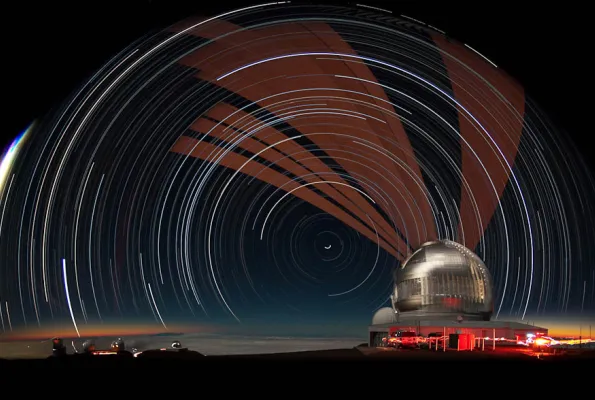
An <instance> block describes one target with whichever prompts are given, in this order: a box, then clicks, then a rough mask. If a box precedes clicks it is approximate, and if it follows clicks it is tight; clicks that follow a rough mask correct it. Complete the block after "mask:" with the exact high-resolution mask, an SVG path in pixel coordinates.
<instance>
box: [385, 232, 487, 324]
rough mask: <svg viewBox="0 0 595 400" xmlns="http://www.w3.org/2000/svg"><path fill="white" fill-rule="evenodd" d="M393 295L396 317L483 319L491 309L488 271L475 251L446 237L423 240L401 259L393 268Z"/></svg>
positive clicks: (485, 318)
mask: <svg viewBox="0 0 595 400" xmlns="http://www.w3.org/2000/svg"><path fill="white" fill-rule="evenodd" d="M394 297H395V298H394V300H393V306H394V308H395V310H396V311H397V312H398V313H399V319H401V318H408V317H412V318H420V317H434V318H436V317H438V318H443V317H454V318H457V317H462V318H463V319H466V320H485V321H487V320H489V319H490V317H491V315H492V312H493V294H492V277H491V275H490V272H489V270H488V269H487V267H486V266H485V264H484V263H483V261H482V260H481V259H480V258H479V257H478V256H477V255H476V254H475V253H473V252H472V251H471V250H469V249H468V248H466V247H465V246H463V245H461V244H459V243H456V242H452V241H449V240H440V241H433V242H427V243H424V244H422V245H421V247H420V248H419V249H418V250H417V251H415V252H414V253H413V254H412V255H411V256H409V258H407V260H405V262H403V264H402V265H401V266H400V267H399V268H398V269H397V270H396V271H395V292H394ZM374 317H376V316H374Z"/></svg>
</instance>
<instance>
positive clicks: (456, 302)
mask: <svg viewBox="0 0 595 400" xmlns="http://www.w3.org/2000/svg"><path fill="white" fill-rule="evenodd" d="M442 302H443V303H444V305H445V306H447V307H450V308H454V307H458V306H460V305H461V299H458V298H456V297H445V298H444V300H442Z"/></svg>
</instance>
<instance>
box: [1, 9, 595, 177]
mask: <svg viewBox="0 0 595 400" xmlns="http://www.w3.org/2000/svg"><path fill="white" fill-rule="evenodd" d="M191 3H193V2H185V1H159V0H153V1H134V0H133V1H129V2H127V3H126V6H125V7H124V6H122V5H121V3H117V2H109V1H108V2H101V3H94V5H93V6H89V5H88V4H87V3H77V2H65V1H62V2H61V1H57V2H51V4H50V3H44V4H42V5H35V6H31V5H30V4H29V3H27V2H16V3H14V4H12V5H11V7H10V9H7V10H5V11H4V12H3V21H2V22H3V24H2V25H3V29H4V30H5V32H4V37H5V38H9V39H8V40H6V41H5V45H4V48H3V54H4V57H3V58H4V59H5V60H7V61H5V63H4V66H3V70H4V76H5V79H6V81H5V85H3V89H2V93H1V96H2V100H3V103H4V104H8V105H9V108H8V109H9V110H10V112H9V113H8V115H6V116H5V119H7V120H8V121H6V120H5V128H4V132H3V137H4V141H5V142H7V141H10V140H12V138H14V137H15V136H16V135H18V134H19V133H20V132H21V131H22V130H23V129H24V128H26V127H27V126H28V125H29V123H30V122H31V121H32V120H34V119H36V118H39V117H40V116H42V115H44V114H45V113H46V112H48V110H50V109H51V108H52V107H53V106H55V105H56V104H57V103H60V102H61V101H63V99H64V98H65V97H66V96H68V95H69V94H70V93H71V92H72V91H73V90H75V88H77V87H78V86H79V85H80V84H81V83H83V82H84V81H85V79H87V78H88V77H89V76H90V75H91V74H92V73H93V72H95V71H96V70H97V69H98V68H99V67H101V66H102V65H103V63H104V62H105V61H106V60H107V59H109V58H110V57H111V56H113V55H114V54H115V53H117V52H118V51H120V50H121V49H122V48H124V47H125V46H127V45H128V44H130V43H131V42H132V41H134V40H136V39H138V38H139V37H141V36H143V35H145V34H146V33H148V32H152V31H158V30H160V29H161V28H163V27H166V26H168V25H170V24H172V23H174V22H176V21H179V20H181V19H183V18H185V17H187V16H189V15H193V14H205V15H212V14H213V13H214V12H216V11H221V10H226V9H229V8H234V7H236V6H241V5H251V4H257V3H254V2H247V1H235V2H223V1H222V2H218V3H221V4H222V5H221V6H220V7H215V6H205V5H204V2H196V3H197V4H196V5H194V6H192V5H190V4H191ZM199 3H203V4H199ZM326 3H332V2H326ZM335 3H339V2H335ZM115 4H118V6H115ZM365 4H369V5H375V6H378V7H386V8H391V9H393V10H394V11H395V13H399V12H400V13H402V14H406V15H410V16H411V17H413V18H416V19H420V20H422V21H424V22H427V23H428V24H431V25H433V26H436V27H438V28H440V29H442V30H444V31H446V32H448V33H449V34H450V35H451V36H452V37H455V38H457V39H458V40H459V41H461V42H464V43H468V44H470V45H471V46H472V47H474V48H475V49H478V50H479V51H480V52H481V53H482V54H484V55H486V57H488V58H490V59H491V60H493V61H494V62H495V63H496V64H498V65H499V66H501V67H502V68H503V69H504V70H505V71H507V72H508V73H509V74H510V75H511V76H513V77H515V78H516V79H517V80H518V81H519V82H521V84H522V85H523V86H524V87H525V88H526V90H527V92H528V93H529V95H530V96H531V97H532V98H533V99H534V100H535V101H536V102H537V103H538V104H539V105H540V106H541V107H542V108H543V110H544V111H545V112H546V113H547V115H548V116H549V117H551V118H552V119H553V121H554V123H555V124H556V126H558V127H559V128H560V129H562V130H564V131H566V132H567V134H568V137H569V138H572V140H573V141H574V142H575V143H576V144H577V146H578V147H579V148H580V149H581V150H582V152H583V153H584V155H585V158H586V159H587V160H588V161H589V162H590V165H591V166H594V165H595V164H594V162H593V160H592V159H593V153H592V147H591V146H590V145H589V144H590V138H591V134H590V130H589V129H587V126H586V122H585V121H586V119H587V118H586V116H587V115H589V112H590V111H589V105H590V102H588V101H585V100H584V99H585V98H586V97H587V96H586V95H585V89H586V86H587V85H588V82H589V79H588V77H589V76H590V74H591V72H590V68H589V61H588V60H589V59H590V54H589V53H588V51H587V50H588V49H589V46H590V45H591V44H590V41H589V38H590V29H589V21H588V18H589V17H588V13H586V12H585V9H584V8H581V7H564V6H561V5H559V6H555V7H554V6H551V7H546V6H543V5H535V6H531V5H524V4H521V2H506V1H498V2H488V3H485V5H481V6H473V7H469V6H467V5H465V4H466V3H464V2H461V3H459V4H456V3H452V2H449V3H448V4H446V3H445V2H436V4H434V2H428V4H427V5H426V4H424V5H421V4H420V2H417V1H395V2H393V1H390V2H371V1H368V2H367V3H365ZM6 122H8V123H6Z"/></svg>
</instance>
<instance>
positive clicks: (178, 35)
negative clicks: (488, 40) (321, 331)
mask: <svg viewBox="0 0 595 400" xmlns="http://www.w3.org/2000/svg"><path fill="white" fill-rule="evenodd" d="M594 199H595V185H594V181H593V178H592V177H591V175H590V174H589V172H588V169H587V167H586V165H585V164H584V161H583V160H582V159H581V157H580V155H579V153H578V152H577V150H576V149H575V148H574V147H573V145H572V144H571V143H569V142H568V140H567V139H565V138H564V137H563V136H562V135H561V134H560V133H559V132H558V131H557V130H556V128H555V127H554V126H553V125H552V124H551V123H550V122H549V120H548V118H547V116H545V115H544V114H543V112H542V111H541V110H540V109H539V107H538V106H537V105H536V104H535V103H534V102H533V101H532V100H531V98H530V97H529V95H528V94H526V93H525V91H524V90H523V88H522V86H521V85H520V84H519V83H518V82H516V81H515V80H513V79H512V78H510V77H509V76H508V75H507V74H506V73H505V72H504V71H502V70H501V69H500V68H498V66H497V64H496V63H494V62H492V61H490V60H488V59H487V58H485V57H484V56H482V55H481V53H479V51H478V50H475V49H473V48H471V47H470V46H468V45H465V44H463V43H460V42H457V41H456V40H455V39H453V38H451V37H449V36H447V35H446V34H445V33H444V32H442V31H440V30H439V29H437V28H433V27H431V26H427V25H425V24H423V23H420V22H419V21H415V20H411V19H410V18H407V17H404V16H403V17H399V16H397V15H393V14H391V13H388V12H386V11H384V10H381V9H375V8H370V7H365V6H363V5H362V6H360V7H337V6H314V5H309V6H303V5H301V6H297V5H292V4H290V3H285V2H276V3H268V4H262V5H255V6H251V7H245V8H242V9H238V10H232V11H228V12H225V13H223V14H220V15H215V16H211V17H206V18H191V19H188V20H185V21H182V22H180V23H178V24H175V25H173V26H171V27H169V28H168V29H166V30H164V31H162V32H159V33H156V34H153V35H151V36H147V37H144V38H142V39H141V40H138V41H136V42H135V43H133V44H131V45H130V46H129V47H128V48H126V49H124V50H122V51H121V52H120V53H119V54H117V55H116V56H115V57H113V58H112V59H111V60H109V61H107V62H106V63H105V65H104V66H103V67H102V68H101V69H99V70H98V71H96V73H95V74H94V75H93V76H91V77H90V78H89V79H88V81H87V82H86V83H85V84H84V85H82V87H80V89H79V90H78V91H76V92H74V93H73V94H72V95H71V96H70V97H69V98H67V99H65V101H64V102H63V104H62V105H61V106H60V107H58V108H56V109H55V110H54V111H53V112H52V113H51V114H49V115H48V116H46V117H44V118H40V119H39V120H37V121H35V123H33V124H32V125H31V126H30V127H29V128H28V129H26V130H25V131H24V132H23V133H21V134H20V135H19V136H18V137H17V138H16V139H15V140H14V141H13V143H12V144H11V145H10V147H9V148H8V149H7V150H6V152H5V153H4V156H3V159H2V162H1V164H0V201H1V202H0V212H1V217H0V259H1V260H2V264H1V266H0V302H1V303H2V304H0V305H1V307H0V311H1V313H0V318H1V320H2V325H1V327H2V334H5V335H8V334H11V333H19V332H24V331H26V330H28V329H29V330H40V331H44V330H47V329H49V328H47V327H50V326H52V327H54V326H56V324H59V325H60V324H61V326H66V327H67V328H66V329H70V331H72V332H71V334H73V335H78V336H81V335H84V334H92V333H93V332H95V331H97V327H98V326H99V325H102V324H103V325H106V326H107V325H110V326H111V325H114V326H124V325H129V324H131V323H132V322H135V323H138V324H149V323H154V324H155V325H157V326H158V329H161V330H168V329H173V328H172V327H180V326H193V325H196V326H200V325H201V324H210V323H234V324H236V323H244V322H249V323H255V322H254V321H257V323H262V324H267V323H272V322H280V321H283V322H291V321H309V320H320V319H325V320H329V321H334V320H341V319H342V320H346V319H347V320H349V321H358V322H360V323H362V324H367V323H368V319H369V318H370V317H371V315H372V313H373V312H374V311H375V310H376V309H378V308H379V307H381V306H383V305H386V304H387V303H388V301H389V300H388V299H389V296H390V294H391V290H392V271H393V270H394V268H395V267H397V266H398V265H399V263H400V262H402V261H404V260H405V259H406V258H407V256H408V255H410V254H411V253H412V252H413V251H415V249H417V248H418V247H419V246H420V245H421V244H422V243H424V242H427V241H430V240H436V239H448V240H454V241H457V242H459V243H461V244H463V245H464V246H466V247H468V248H470V249H472V250H473V251H475V252H476V253H477V254H478V256H479V257H481V258H482V260H484V261H485V264H486V265H487V267H488V268H489V269H490V272H491V273H492V275H493V277H494V291H495V299H496V301H495V305H494V315H495V316H496V317H504V316H506V317H510V316H512V317H515V318H520V319H526V318H527V317H528V316H539V315H550V314H556V315H559V314H572V313H585V312H587V313H593V312H595V270H593V265H595V249H594V248H593V242H594V238H595V224H594V222H595V218H594V217H595V209H594V204H595V202H594V201H593V200H594Z"/></svg>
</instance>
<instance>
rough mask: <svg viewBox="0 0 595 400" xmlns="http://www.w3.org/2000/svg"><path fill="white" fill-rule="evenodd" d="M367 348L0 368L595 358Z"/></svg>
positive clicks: (77, 358) (153, 355) (151, 356)
mask: <svg viewBox="0 0 595 400" xmlns="http://www.w3.org/2000/svg"><path fill="white" fill-rule="evenodd" d="M366 349H367V348H361V349H359V348H353V349H343V350H323V351H302V352H293V353H277V354H255V355H228V356H204V355H203V354H201V353H198V352H194V351H188V352H181V353H173V352H165V351H159V350H149V351H147V352H144V353H143V354H142V355H141V356H139V357H136V358H135V357H132V356H131V354H130V353H127V354H126V353H123V354H122V355H117V356H85V355H71V356H64V357H48V358H46V359H30V360H24V359H20V360H19V359H17V360H6V359H0V367H2V368H5V367H25V368H29V367H50V368H54V367H77V368H78V367H109V368H112V367H143V366H147V365H149V366H175V365H185V366H199V365H208V366H213V365H221V366H223V367H227V366H229V365H233V364H234V363H241V364H245V363H246V364H250V365H255V364H254V363H255V362H256V363H258V362H260V363H261V364H263V365H276V364H279V363H290V364H291V363H296V362H297V363H299V362H306V363H308V362H313V363H320V362H322V363H345V362H348V363H349V364H351V363H366V364H367V363H378V362H381V363H392V364H399V363H400V362H401V363H407V364H410V363H411V362H421V363H434V362H437V361H444V362H465V361H467V362H478V361H479V362H482V361H485V362H489V363H502V362H504V363H510V364H512V365H519V363H520V365H522V367H523V368H524V367H525V366H526V365H527V364H529V365H539V364H541V365H546V364H549V365H552V364H560V363H562V364H568V363H571V364H574V362H583V361H586V362H592V361H593V360H595V352H593V351H588V352H582V353H577V354H567V355H560V356H549V357H548V356H544V357H539V358H538V357H536V356H530V355H527V354H522V353H515V352H500V351H496V352H493V353H492V352H482V353H480V352H447V353H442V352H427V351H404V352H388V351H384V352H377V353H369V352H367V351H366Z"/></svg>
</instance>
